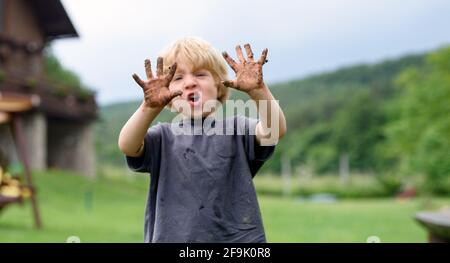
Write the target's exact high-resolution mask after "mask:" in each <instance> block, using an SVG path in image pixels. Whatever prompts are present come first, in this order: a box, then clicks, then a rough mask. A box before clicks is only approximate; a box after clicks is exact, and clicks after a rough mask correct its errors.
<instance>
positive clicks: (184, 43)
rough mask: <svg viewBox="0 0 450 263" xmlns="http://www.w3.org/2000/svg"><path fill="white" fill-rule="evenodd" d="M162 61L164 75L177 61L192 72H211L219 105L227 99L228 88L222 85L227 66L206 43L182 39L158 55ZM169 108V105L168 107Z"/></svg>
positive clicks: (196, 39)
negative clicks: (186, 65)
mask: <svg viewBox="0 0 450 263" xmlns="http://www.w3.org/2000/svg"><path fill="white" fill-rule="evenodd" d="M159 56H160V57H162V58H163V60H164V73H165V74H167V73H168V72H169V67H170V66H171V65H172V64H173V63H175V61H176V60H177V59H180V60H183V61H184V62H185V63H187V64H188V65H189V66H191V67H192V70H193V71H196V70H199V69H206V70H208V71H209V72H211V74H212V76H213V78H214V80H215V82H216V87H217V93H218V98H217V100H218V101H220V103H222V104H223V103H224V102H225V100H226V99H227V98H228V94H229V90H228V87H226V86H224V85H223V84H222V80H226V79H227V75H228V71H227V64H226V62H225V59H224V58H223V57H222V55H221V54H220V53H219V52H218V51H217V50H216V49H215V48H214V47H213V46H212V45H211V44H210V43H208V42H206V41H205V40H203V39H200V38H198V37H184V38H181V39H179V40H177V41H175V42H173V43H171V44H170V45H168V46H167V47H166V48H165V49H163V51H162V52H161V53H160V54H159ZM168 106H169V107H171V105H170V104H169V105H168Z"/></svg>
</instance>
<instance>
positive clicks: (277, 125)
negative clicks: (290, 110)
mask: <svg viewBox="0 0 450 263" xmlns="http://www.w3.org/2000/svg"><path fill="white" fill-rule="evenodd" d="M248 95H249V96H250V98H251V99H252V100H254V101H255V102H256V107H257V108H258V114H259V122H258V124H257V125H256V128H255V135H256V141H257V142H258V144H259V145H263V146H266V145H275V144H277V143H278V140H279V139H280V138H281V137H283V136H284V134H285V133H286V119H285V117H284V113H283V110H282V109H281V108H280V105H279V104H278V102H277V101H276V100H275V98H274V97H273V95H272V93H271V92H270V90H269V88H268V87H267V86H266V85H265V84H264V83H263V86H262V87H261V88H258V89H255V90H252V91H250V92H249V93H248Z"/></svg>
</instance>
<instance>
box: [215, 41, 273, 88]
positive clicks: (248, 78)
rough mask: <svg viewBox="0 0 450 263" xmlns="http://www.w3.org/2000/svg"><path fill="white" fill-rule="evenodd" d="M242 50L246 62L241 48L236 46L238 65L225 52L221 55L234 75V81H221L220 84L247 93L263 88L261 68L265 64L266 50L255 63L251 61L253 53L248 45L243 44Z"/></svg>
mask: <svg viewBox="0 0 450 263" xmlns="http://www.w3.org/2000/svg"><path fill="white" fill-rule="evenodd" d="M244 48H245V51H246V53H247V58H248V59H247V60H245V58H244V55H243V54H242V49H241V46H240V45H238V46H236V53H237V56H238V58H239V62H240V63H236V61H234V60H233V59H232V58H231V57H230V56H229V55H228V53H227V52H223V53H222V55H223V57H224V58H225V60H226V61H227V63H228V65H230V67H231V68H232V69H233V71H234V72H235V73H236V79H235V80H225V81H222V83H223V84H224V85H225V86H227V87H231V88H235V89H238V90H241V91H244V92H247V93H248V92H250V91H252V90H256V89H260V88H262V87H263V84H264V82H263V73H262V66H263V65H264V64H265V63H266V62H267V60H266V57H267V48H265V49H264V50H263V52H262V55H261V58H260V59H259V60H258V61H256V62H255V61H254V60H253V52H252V49H251V48H250V44H245V45H244Z"/></svg>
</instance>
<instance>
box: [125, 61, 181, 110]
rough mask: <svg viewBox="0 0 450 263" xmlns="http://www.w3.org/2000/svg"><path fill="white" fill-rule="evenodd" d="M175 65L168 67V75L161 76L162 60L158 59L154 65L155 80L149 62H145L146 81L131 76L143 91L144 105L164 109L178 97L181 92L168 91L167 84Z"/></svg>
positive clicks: (175, 67)
mask: <svg viewBox="0 0 450 263" xmlns="http://www.w3.org/2000/svg"><path fill="white" fill-rule="evenodd" d="M176 70H177V63H174V64H173V65H172V66H171V67H170V71H169V73H168V74H166V75H164V74H163V58H161V57H158V61H157V65H156V78H154V77H153V73H152V69H151V64H150V60H148V59H146V60H145V73H146V74H147V81H143V80H142V79H140V78H139V76H138V75H137V74H133V79H134V80H135V81H136V83H137V84H138V85H139V86H141V88H142V90H143V91H144V98H145V105H146V106H147V107H152V108H164V107H165V106H166V105H167V104H168V103H169V102H170V101H171V100H172V99H173V98H175V97H176V96H179V95H181V94H182V93H183V91H181V90H178V91H170V90H169V84H170V82H171V81H172V78H173V76H174V75H175V71H176Z"/></svg>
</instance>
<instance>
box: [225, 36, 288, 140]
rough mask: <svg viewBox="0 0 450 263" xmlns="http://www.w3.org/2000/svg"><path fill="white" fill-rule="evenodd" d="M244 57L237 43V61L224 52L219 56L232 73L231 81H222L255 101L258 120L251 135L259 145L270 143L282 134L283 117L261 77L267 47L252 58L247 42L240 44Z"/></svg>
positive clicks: (284, 120) (283, 127)
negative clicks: (253, 133)
mask: <svg viewBox="0 0 450 263" xmlns="http://www.w3.org/2000/svg"><path fill="white" fill-rule="evenodd" d="M244 48H245V51H246V53H247V60H246V59H245V58H244V55H243V54H242V49H241V46H239V45H238V46H236V53H237V56H238V58H239V63H236V61H234V60H233V59H232V58H231V57H230V56H229V55H228V54H227V53H226V52H223V57H224V58H225V60H226V61H227V63H228V64H229V65H230V67H231V68H232V69H233V71H234V72H236V79H235V80H225V81H223V82H222V83H223V84H224V85H225V86H227V87H232V88H235V89H238V90H241V91H244V92H246V93H247V94H248V95H249V96H250V98H251V99H253V100H254V101H255V102H256V105H257V108H258V113H259V117H260V118H259V119H260V121H259V122H258V124H257V125H256V128H255V134H256V140H257V142H258V144H259V145H264V146H265V145H274V144H277V142H278V139H280V138H281V137H283V136H284V134H285V133H286V119H285V117H284V113H283V111H282V110H281V108H280V106H279V105H278V102H277V101H276V100H275V99H274V97H273V95H272V93H271V92H270V90H269V88H268V87H267V86H266V84H265V83H264V80H263V72H262V66H263V65H264V64H265V63H266V62H267V60H266V58H267V52H268V51H267V48H266V49H264V50H263V52H262V55H261V58H260V59H259V60H258V61H254V58H253V52H252V50H251V47H250V45H249V44H245V45H244Z"/></svg>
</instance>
